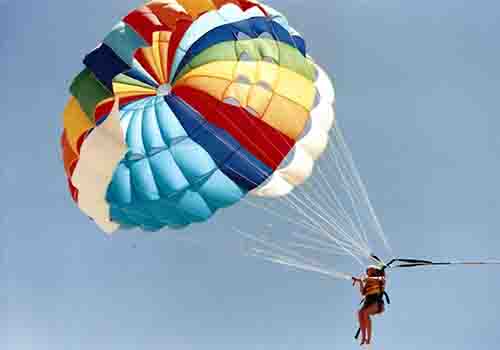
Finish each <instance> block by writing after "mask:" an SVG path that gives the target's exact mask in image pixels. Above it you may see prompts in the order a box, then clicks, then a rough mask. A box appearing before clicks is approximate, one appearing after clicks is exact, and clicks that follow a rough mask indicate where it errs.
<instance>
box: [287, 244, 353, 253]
mask: <svg viewBox="0 0 500 350" xmlns="http://www.w3.org/2000/svg"><path fill="white" fill-rule="evenodd" d="M289 245H290V246H292V247H296V248H302V249H307V250H312V251H316V252H320V253H327V254H330V255H336V256H340V255H345V254H338V252H335V251H333V250H332V249H329V248H324V247H318V246H316V247H315V246H312V245H307V244H304V243H294V242H292V243H290V244H289Z"/></svg>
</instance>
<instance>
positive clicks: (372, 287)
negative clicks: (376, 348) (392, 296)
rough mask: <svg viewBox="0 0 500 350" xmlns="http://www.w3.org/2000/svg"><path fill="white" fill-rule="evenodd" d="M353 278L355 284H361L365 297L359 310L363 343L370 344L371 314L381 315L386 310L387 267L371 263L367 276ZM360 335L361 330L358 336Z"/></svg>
mask: <svg viewBox="0 0 500 350" xmlns="http://www.w3.org/2000/svg"><path fill="white" fill-rule="evenodd" d="M352 280H353V286H354V285H356V284H359V291H360V293H361V295H362V296H363V297H364V299H363V301H362V304H363V305H362V307H361V309H360V310H359V311H358V321H359V329H360V332H361V345H365V344H370V343H371V337H372V320H371V317H370V316H374V315H379V314H382V313H383V312H384V311H385V301H384V297H386V298H387V293H386V290H385V286H386V276H385V269H384V268H383V267H379V266H375V265H371V266H369V267H368V268H367V269H366V275H365V276H361V277H359V278H357V277H353V278H352ZM387 299H388V298H387ZM358 336H359V331H358V334H356V338H357V337H358Z"/></svg>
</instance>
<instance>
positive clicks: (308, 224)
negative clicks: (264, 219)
mask: <svg viewBox="0 0 500 350" xmlns="http://www.w3.org/2000/svg"><path fill="white" fill-rule="evenodd" d="M242 202H243V203H246V204H249V205H251V206H253V207H254V208H257V209H262V210H265V211H267V212H268V213H270V214H272V215H274V216H276V217H278V218H280V219H283V220H285V221H288V222H289V223H292V224H297V225H300V226H303V227H305V228H306V229H309V230H317V229H318V228H317V227H316V226H314V225H312V224H310V223H308V222H307V221H297V220H294V219H292V218H291V217H288V216H286V215H282V214H280V213H279V212H277V211H275V210H272V209H269V208H267V207H266V206H264V205H262V206H259V205H258V204H256V203H253V202H252V200H251V199H250V198H244V199H243V201H242Z"/></svg>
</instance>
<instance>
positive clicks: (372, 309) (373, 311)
mask: <svg viewBox="0 0 500 350" xmlns="http://www.w3.org/2000/svg"><path fill="white" fill-rule="evenodd" d="M365 313H366V318H367V321H366V344H370V343H371V340H372V320H371V317H370V316H372V315H377V314H379V313H380V306H379V305H378V304H373V305H370V306H369V307H367V308H366V310H365Z"/></svg>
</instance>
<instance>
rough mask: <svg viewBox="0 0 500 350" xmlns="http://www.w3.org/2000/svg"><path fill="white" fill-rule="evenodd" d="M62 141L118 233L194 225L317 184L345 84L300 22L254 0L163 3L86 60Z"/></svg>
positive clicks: (85, 196) (82, 184)
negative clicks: (310, 49)
mask: <svg viewBox="0 0 500 350" xmlns="http://www.w3.org/2000/svg"><path fill="white" fill-rule="evenodd" d="M83 63H84V65H85V67H84V69H83V70H82V71H81V72H80V73H79V74H78V75H77V76H76V77H75V78H74V79H73V81H72V83H71V86H70V92H71V97H70V99H69V101H68V103H67V105H66V108H65V110H64V115H63V124H64V130H63V133H62V137H61V145H62V153H63V158H64V167H65V171H66V175H67V180H68V185H69V189H70V193H71V196H72V198H73V200H74V201H75V202H76V204H77V205H78V207H79V208H80V209H81V211H82V212H83V213H85V214H86V215H87V216H89V217H90V218H92V219H93V220H94V221H95V222H96V224H97V225H98V226H99V227H100V228H101V229H102V230H104V231H105V232H108V233H111V232H113V231H116V230H117V229H119V228H132V227H139V228H141V229H143V230H147V231H155V230H159V229H161V228H163V227H168V228H183V227H186V226H188V225H190V224H192V223H196V222H203V221H206V220H208V219H209V218H210V217H211V216H212V215H213V214H214V213H215V212H216V211H217V210H219V209H221V208H226V207H230V206H231V205H233V204H235V203H237V202H239V201H240V200H242V199H243V198H244V197H246V196H254V197H273V198H277V197H282V196H286V195H288V194H289V193H291V192H292V191H293V190H294V188H296V186H299V185H301V184H303V183H304V182H305V181H306V179H308V178H309V176H310V175H311V173H312V171H313V167H314V163H315V161H316V160H317V159H318V158H319V157H320V155H321V154H322V153H323V151H324V150H325V149H326V147H327V145H328V139H329V131H330V129H331V128H332V127H333V126H334V109H333V103H334V91H333V87H332V83H331V82H330V79H329V78H328V76H327V75H326V73H325V72H324V71H323V70H322V69H321V68H320V67H319V66H318V65H317V64H316V63H315V62H314V61H313V59H312V58H311V57H310V56H309V55H308V54H307V49H306V44H305V41H304V39H303V38H302V37H301V35H300V34H299V33H298V32H297V31H296V30H294V29H293V28H292V27H291V26H290V25H289V24H288V21H287V19H286V18H285V17H284V16H283V15H282V14H281V13H279V12H278V11H276V10H274V9H272V8H271V7H269V6H266V5H263V4H259V3H257V2H256V1H249V0H197V1H193V0H175V1H174V0H162V1H152V2H149V3H147V4H146V5H144V6H142V7H140V8H138V9H136V10H134V11H132V12H130V13H129V14H128V15H127V16H125V17H124V18H123V19H122V20H121V21H120V22H119V23H118V24H117V25H116V26H115V27H114V28H113V29H112V30H111V32H110V33H109V34H107V35H106V36H105V37H104V39H103V41H102V43H100V44H99V46H98V47H97V48H95V49H94V50H92V51H91V52H90V53H89V54H87V55H86V56H85V58H84V60H83Z"/></svg>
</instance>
